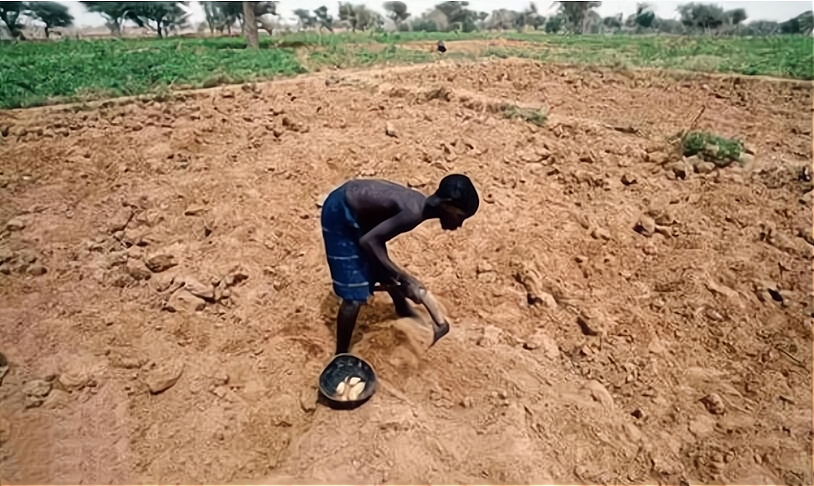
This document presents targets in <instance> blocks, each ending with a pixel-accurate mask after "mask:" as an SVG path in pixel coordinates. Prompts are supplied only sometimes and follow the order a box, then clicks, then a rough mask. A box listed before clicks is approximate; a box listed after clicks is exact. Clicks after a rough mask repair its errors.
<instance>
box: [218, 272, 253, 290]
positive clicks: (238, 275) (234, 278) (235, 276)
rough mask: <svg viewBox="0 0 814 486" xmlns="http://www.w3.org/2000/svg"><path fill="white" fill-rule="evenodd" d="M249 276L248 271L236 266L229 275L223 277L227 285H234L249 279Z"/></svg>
mask: <svg viewBox="0 0 814 486" xmlns="http://www.w3.org/2000/svg"><path fill="white" fill-rule="evenodd" d="M248 278H249V274H248V273H247V272H246V271H244V270H242V269H240V268H236V269H234V270H232V271H231V272H229V275H227V276H226V277H225V278H224V279H223V283H224V285H225V286H226V287H232V286H235V285H237V284H239V283H241V282H243V281H245V280H248Z"/></svg>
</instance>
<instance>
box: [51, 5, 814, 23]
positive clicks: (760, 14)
mask: <svg viewBox="0 0 814 486" xmlns="http://www.w3.org/2000/svg"><path fill="white" fill-rule="evenodd" d="M438 1H439V0H411V1H406V2H405V3H406V4H407V6H408V10H409V11H410V12H411V13H413V14H414V15H419V14H421V13H423V12H425V11H427V10H430V9H432V7H433V5H435V4H436V3H438ZM639 1H641V0H639ZM60 3H64V4H66V5H68V6H69V9H70V11H71V14H73V16H74V17H75V19H76V20H75V24H76V25H77V26H78V27H83V26H87V27H91V26H93V27H95V26H102V25H104V21H103V20H102V18H101V17H100V16H98V15H96V14H92V13H89V12H87V11H86V10H85V8H84V7H83V6H82V4H81V3H79V2H78V1H76V2H60ZM352 3H354V4H359V3H364V4H365V5H366V6H368V7H369V8H371V9H373V10H378V11H382V7H381V4H382V3H383V2H370V1H366V2H362V1H353V2H352ZM534 3H536V4H537V8H538V9H539V10H540V13H541V14H542V15H549V14H550V13H552V12H553V11H554V10H555V8H556V7H554V6H553V5H554V2H553V1H552V0H543V1H538V2H534ZM637 3H638V2H637V1H636V0H615V1H605V2H602V6H601V7H599V8H598V9H596V10H597V12H598V13H599V14H600V15H602V16H603V17H606V16H610V15H616V14H618V13H622V14H624V16H625V17H627V16H628V15H630V14H632V13H634V12H636V4H637ZM649 3H650V4H651V5H652V6H653V7H654V10H655V12H656V14H657V15H658V16H659V17H663V18H678V14H677V13H676V7H678V6H679V5H681V4H682V3H689V2H688V1H668V0H658V1H651V2H649ZM705 3H715V4H717V5H720V6H722V7H723V8H725V9H727V10H730V9H733V8H743V9H746V13H747V15H748V16H749V19H750V20H776V21H783V20H787V19H789V18H791V17H794V16H796V15H799V14H801V13H803V12H805V11H806V10H811V9H812V1H810V0H808V1H802V0H777V1H768V2H767V1H754V2H744V1H727V2H705ZM337 4H338V2H336V1H334V0H298V1H296V2H292V1H287V0H282V1H281V2H280V3H279V4H278V5H277V12H278V13H279V14H280V15H281V16H282V17H283V19H288V18H292V17H293V10H294V9H295V8H306V9H309V10H314V9H316V8H318V7H320V6H322V5H327V6H328V8H330V9H331V10H333V12H332V13H333V14H334V16H336V12H335V10H336V9H337ZM528 4H529V1H528V0H501V1H500V2H494V1H487V0H471V1H470V2H469V8H470V9H473V10H480V11H484V12H491V11H492V10H495V9H496V8H506V9H509V10H525V8H526V7H528ZM190 10H191V11H192V16H191V19H190V20H191V22H192V24H193V25H195V24H198V23H199V22H203V21H204V14H203V8H202V7H201V5H200V2H190ZM747 22H748V20H747Z"/></svg>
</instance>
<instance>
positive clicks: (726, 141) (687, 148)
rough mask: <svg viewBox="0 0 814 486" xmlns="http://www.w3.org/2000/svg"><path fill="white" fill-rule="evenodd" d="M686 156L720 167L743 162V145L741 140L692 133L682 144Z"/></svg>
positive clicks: (705, 133)
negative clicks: (695, 157) (696, 157)
mask: <svg viewBox="0 0 814 486" xmlns="http://www.w3.org/2000/svg"><path fill="white" fill-rule="evenodd" d="M682 148H683V150H684V155H685V156H687V157H690V156H693V155H697V156H698V157H700V158H702V159H704V160H706V161H708V162H712V163H714V164H715V165H717V166H719V167H726V166H728V165H729V164H731V163H733V162H739V161H740V160H741V154H742V153H743V144H742V143H741V141H740V140H735V139H730V138H724V137H719V136H718V135H714V134H712V133H708V132H690V133H688V134H687V135H686V136H685V137H684V141H683V143H682Z"/></svg>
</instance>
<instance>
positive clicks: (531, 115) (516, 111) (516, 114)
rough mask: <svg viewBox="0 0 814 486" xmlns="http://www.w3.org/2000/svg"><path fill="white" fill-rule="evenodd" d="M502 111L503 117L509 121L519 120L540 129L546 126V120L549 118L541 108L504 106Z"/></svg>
mask: <svg viewBox="0 0 814 486" xmlns="http://www.w3.org/2000/svg"><path fill="white" fill-rule="evenodd" d="M501 111H502V112H503V116H504V117H506V118H508V119H514V118H519V119H521V120H523V121H525V122H526V123H531V124H532V125H537V126H538V127H541V126H543V125H545V122H546V119H547V118H548V115H547V114H546V112H545V111H544V110H542V109H539V108H538V109H534V108H521V107H519V106H515V105H504V106H503V107H502V110H501Z"/></svg>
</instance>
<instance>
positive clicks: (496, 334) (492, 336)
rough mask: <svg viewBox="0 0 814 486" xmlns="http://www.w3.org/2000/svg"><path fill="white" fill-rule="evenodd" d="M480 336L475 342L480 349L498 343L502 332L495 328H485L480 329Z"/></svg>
mask: <svg viewBox="0 0 814 486" xmlns="http://www.w3.org/2000/svg"><path fill="white" fill-rule="evenodd" d="M481 333H482V334H481V336H480V337H479V338H478V340H477V341H476V344H477V345H478V346H481V347H487V346H494V345H496V344H497V343H499V342H500V336H501V335H502V334H503V331H502V330H501V329H500V328H498V327H495V326H486V327H484V328H483V329H481Z"/></svg>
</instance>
